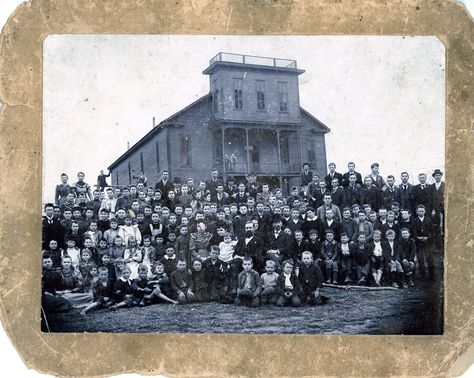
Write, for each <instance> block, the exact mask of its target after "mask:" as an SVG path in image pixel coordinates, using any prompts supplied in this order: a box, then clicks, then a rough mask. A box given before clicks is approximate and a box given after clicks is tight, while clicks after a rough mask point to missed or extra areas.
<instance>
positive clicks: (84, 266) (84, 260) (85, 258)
mask: <svg viewBox="0 0 474 378" xmlns="http://www.w3.org/2000/svg"><path fill="white" fill-rule="evenodd" d="M91 267H96V268H97V265H96V263H95V261H94V260H93V259H92V253H91V250H90V249H89V248H84V249H83V250H82V251H81V260H80V261H79V266H78V269H79V271H80V272H81V275H82V277H83V278H84V279H88V278H89V271H90V269H91Z"/></svg>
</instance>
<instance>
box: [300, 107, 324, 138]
mask: <svg viewBox="0 0 474 378" xmlns="http://www.w3.org/2000/svg"><path fill="white" fill-rule="evenodd" d="M300 110H301V112H302V113H304V114H306V115H307V116H308V117H309V118H310V119H312V120H313V121H314V122H316V123H317V124H318V126H320V127H321V129H322V130H320V131H321V132H322V133H325V134H326V133H328V132H330V131H331V129H330V128H329V127H327V126H326V125H325V124H324V123H322V122H321V121H320V120H319V119H317V118H316V117H315V116H313V115H312V114H311V113H310V112H308V111H307V110H305V109H303V108H302V107H301V106H300ZM318 131H319V130H318Z"/></svg>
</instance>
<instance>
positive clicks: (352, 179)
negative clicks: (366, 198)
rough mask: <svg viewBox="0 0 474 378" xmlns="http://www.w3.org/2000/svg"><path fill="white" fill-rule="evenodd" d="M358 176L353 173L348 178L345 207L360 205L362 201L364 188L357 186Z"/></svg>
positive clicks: (345, 189) (345, 190)
mask: <svg viewBox="0 0 474 378" xmlns="http://www.w3.org/2000/svg"><path fill="white" fill-rule="evenodd" d="M356 177H357V176H356V174H355V173H353V174H351V175H350V176H349V177H348V180H349V185H347V186H346V187H345V188H344V206H343V207H351V206H352V205H354V204H358V205H360V202H361V200H362V188H361V186H360V185H359V184H357V182H356V181H357V179H356Z"/></svg>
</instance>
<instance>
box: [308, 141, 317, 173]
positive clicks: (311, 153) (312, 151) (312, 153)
mask: <svg viewBox="0 0 474 378" xmlns="http://www.w3.org/2000/svg"><path fill="white" fill-rule="evenodd" d="M306 151H307V157H308V159H307V161H308V163H309V166H310V168H312V169H317V168H318V162H317V160H316V145H315V142H314V141H308V142H307V144H306Z"/></svg>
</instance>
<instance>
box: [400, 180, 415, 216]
mask: <svg viewBox="0 0 474 378" xmlns="http://www.w3.org/2000/svg"><path fill="white" fill-rule="evenodd" d="M398 187H399V188H400V208H401V209H406V210H410V211H413V206H414V193H413V185H411V184H406V187H405V186H404V185H403V184H400V185H399V186H398Z"/></svg>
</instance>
